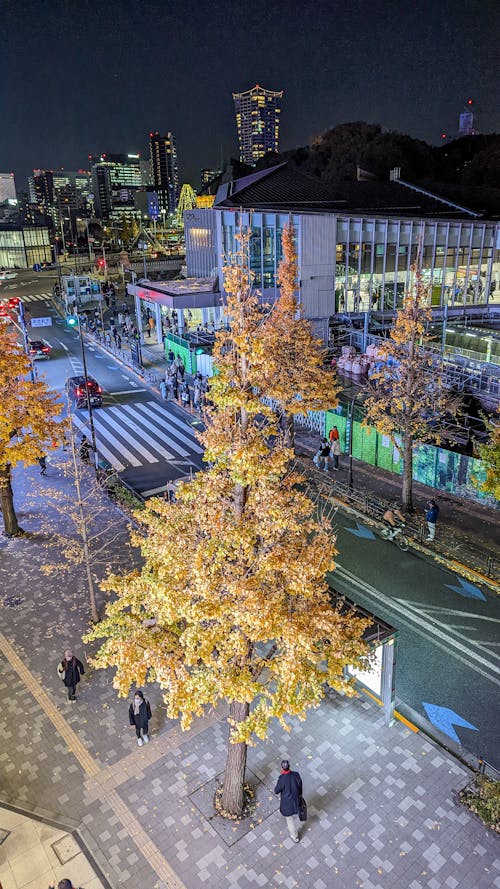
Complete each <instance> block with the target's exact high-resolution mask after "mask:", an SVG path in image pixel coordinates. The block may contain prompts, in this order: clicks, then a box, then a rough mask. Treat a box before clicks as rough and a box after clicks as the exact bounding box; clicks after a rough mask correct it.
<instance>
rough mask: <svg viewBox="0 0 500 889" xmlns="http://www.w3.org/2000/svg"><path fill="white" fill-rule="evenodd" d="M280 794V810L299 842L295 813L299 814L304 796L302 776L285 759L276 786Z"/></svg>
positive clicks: (295, 839)
mask: <svg viewBox="0 0 500 889" xmlns="http://www.w3.org/2000/svg"><path fill="white" fill-rule="evenodd" d="M274 792H275V793H279V794H280V795H281V796H280V812H281V814H282V815H283V817H284V818H286V825H287V827H288V832H289V834H290V836H291V838H292V840H293V841H294V843H298V842H299V833H298V830H297V826H296V824H295V821H294V817H293V816H294V815H298V814H299V802H300V798H301V796H302V778H301V777H300V775H299V773H298V772H291V771H290V763H289V762H288V760H287V759H284V760H283V761H282V763H281V775H280V776H279V778H278V783H277V784H276V787H275V788H274Z"/></svg>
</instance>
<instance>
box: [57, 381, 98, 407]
mask: <svg viewBox="0 0 500 889" xmlns="http://www.w3.org/2000/svg"><path fill="white" fill-rule="evenodd" d="M86 390H88V394H89V396H90V404H91V405H92V407H101V406H102V389H101V387H100V385H99V383H98V382H97V380H94V378H93V377H90V376H87V379H85V377H84V376H83V375H80V376H77V377H69V379H68V380H66V392H67V394H68V398H69V399H70V401H72V402H73V404H74V406H75V407H76V408H82V407H87V392H86Z"/></svg>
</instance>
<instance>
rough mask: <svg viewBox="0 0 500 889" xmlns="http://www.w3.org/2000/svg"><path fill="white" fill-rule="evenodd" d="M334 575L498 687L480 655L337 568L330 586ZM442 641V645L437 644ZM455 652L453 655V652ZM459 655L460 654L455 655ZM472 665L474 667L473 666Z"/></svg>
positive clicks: (394, 600) (488, 665) (405, 606)
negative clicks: (431, 637)
mask: <svg viewBox="0 0 500 889" xmlns="http://www.w3.org/2000/svg"><path fill="white" fill-rule="evenodd" d="M336 574H338V576H339V577H343V578H344V580H346V581H347V582H348V583H349V584H350V586H351V587H352V588H353V591H354V592H355V591H356V590H361V592H364V594H365V595H367V596H369V597H370V599H371V600H373V599H374V598H375V599H376V600H377V601H379V602H383V603H384V604H385V605H386V607H387V608H389V609H391V610H392V611H393V612H395V613H396V614H400V615H401V617H402V618H403V619H404V620H405V621H407V622H408V623H410V624H412V623H413V624H414V626H410V628H409V629H410V630H411V631H412V632H414V633H418V635H419V636H422V637H423V638H424V639H426V640H427V641H429V636H435V637H436V639H434V640H433V643H432V644H433V645H436V646H437V647H438V648H441V649H442V650H443V651H444V652H446V654H448V655H451V656H452V657H454V658H455V659H456V660H458V661H461V662H462V663H463V664H465V666H467V667H469V668H470V669H471V670H475V671H476V673H480V674H481V675H482V676H484V677H485V678H486V679H488V680H489V681H490V682H493V683H494V684H495V685H500V679H498V678H497V677H496V674H497V672H498V671H497V670H496V668H495V667H494V665H493V664H492V663H491V662H490V661H488V660H486V658H483V657H481V655H479V654H476V653H475V652H473V651H471V650H470V648H469V647H468V646H466V645H461V644H460V642H457V641H456V640H455V639H452V638H451V636H449V635H448V634H447V633H443V632H442V631H441V630H439V629H438V628H437V627H434V626H432V623H430V622H429V619H428V617H427V616H425V615H419V616H418V617H417V616H413V615H412V614H411V613H409V611H408V603H407V602H406V601H405V603H404V605H403V606H402V605H401V604H400V603H399V602H398V600H397V599H392V598H391V597H390V596H386V595H384V593H382V592H381V590H378V589H376V587H373V586H372V585H371V584H369V583H366V582H365V581H364V580H361V579H360V578H359V577H356V576H355V575H354V574H352V573H351V572H350V571H348V570H347V569H346V568H342V567H341V566H340V565H338V564H337V567H336V569H335V571H334V572H333V576H332V579H333V582H334V583H335V575H336ZM438 640H442V641H438ZM453 649H456V651H453ZM459 652H461V654H459ZM473 661H476V662H477V664H476V663H473ZM483 665H484V667H485V668H487V669H488V670H490V671H491V670H492V671H493V675H492V674H491V672H487V671H486V669H483Z"/></svg>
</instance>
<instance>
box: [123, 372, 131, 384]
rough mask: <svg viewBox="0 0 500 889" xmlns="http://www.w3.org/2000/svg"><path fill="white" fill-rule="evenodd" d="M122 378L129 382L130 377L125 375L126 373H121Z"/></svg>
mask: <svg viewBox="0 0 500 889" xmlns="http://www.w3.org/2000/svg"><path fill="white" fill-rule="evenodd" d="M122 380H126V381H127V383H130V377H127V375H126V374H122Z"/></svg>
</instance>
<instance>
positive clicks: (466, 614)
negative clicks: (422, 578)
mask: <svg viewBox="0 0 500 889" xmlns="http://www.w3.org/2000/svg"><path fill="white" fill-rule="evenodd" d="M410 605H415V606H416V607H417V608H418V606H419V605H420V602H410ZM425 610H426V611H435V612H436V614H452V615H455V614H456V615H458V616H459V617H470V618H471V620H489V621H491V622H492V623H494V624H500V617H488V615H486V614H474V612H472V611H456V610H455V608H444V607H443V608H441V606H440V605H426V606H425Z"/></svg>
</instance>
